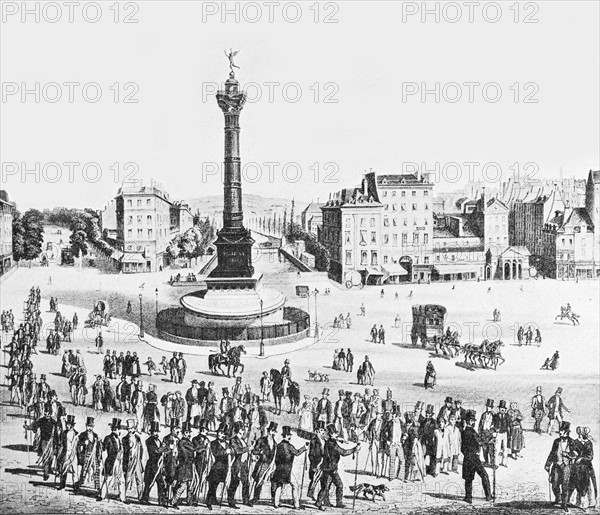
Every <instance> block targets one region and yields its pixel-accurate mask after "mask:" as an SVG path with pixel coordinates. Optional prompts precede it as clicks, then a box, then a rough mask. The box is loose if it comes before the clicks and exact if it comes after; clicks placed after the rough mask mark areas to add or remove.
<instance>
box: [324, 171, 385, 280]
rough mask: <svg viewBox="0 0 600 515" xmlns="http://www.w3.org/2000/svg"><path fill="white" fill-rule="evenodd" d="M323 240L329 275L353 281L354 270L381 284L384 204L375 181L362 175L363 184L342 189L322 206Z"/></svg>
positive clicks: (363, 278)
mask: <svg viewBox="0 0 600 515" xmlns="http://www.w3.org/2000/svg"><path fill="white" fill-rule="evenodd" d="M321 210H322V212H323V226H322V229H321V231H320V238H321V243H322V244H323V245H324V246H325V247H326V248H327V249H328V250H329V259H330V268H329V276H330V277H331V278H332V279H333V280H335V281H338V282H347V281H351V282H352V277H351V275H352V274H353V273H355V272H357V273H359V274H360V275H361V276H362V281H363V283H364V284H380V283H381V281H382V279H383V272H382V270H381V268H380V249H381V212H382V205H381V203H380V202H379V201H378V199H377V191H376V189H375V185H374V183H373V182H372V181H369V180H368V179H367V178H366V177H365V178H363V181H362V185H361V187H356V188H346V189H343V190H341V191H339V192H337V193H335V194H334V195H332V197H331V198H330V199H329V201H328V202H327V203H326V204H325V205H324V206H322V207H321Z"/></svg>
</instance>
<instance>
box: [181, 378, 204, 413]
mask: <svg viewBox="0 0 600 515" xmlns="http://www.w3.org/2000/svg"><path fill="white" fill-rule="evenodd" d="M185 402H187V419H186V420H187V421H188V422H190V421H193V420H194V418H195V417H197V416H199V415H200V414H201V413H200V402H201V399H200V388H199V386H198V381H197V380H196V379H192V386H190V387H189V388H188V390H187V392H185Z"/></svg>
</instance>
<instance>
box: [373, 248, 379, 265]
mask: <svg viewBox="0 0 600 515" xmlns="http://www.w3.org/2000/svg"><path fill="white" fill-rule="evenodd" d="M377 265H378V263H377V251H375V250H372V251H371V266H377Z"/></svg>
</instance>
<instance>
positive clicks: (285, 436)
mask: <svg viewBox="0 0 600 515" xmlns="http://www.w3.org/2000/svg"><path fill="white" fill-rule="evenodd" d="M281 437H282V440H281V442H279V444H278V445H277V452H276V453H275V472H273V477H272V478H271V498H272V499H273V506H274V507H275V508H279V503H280V501H281V490H282V489H283V487H284V486H285V485H290V488H291V490H292V501H293V503H294V508H296V509H298V508H300V501H299V499H298V495H297V489H296V484H295V483H294V482H293V481H292V466H293V465H294V458H295V457H296V456H299V455H300V454H302V453H303V452H306V449H307V447H308V445H309V443H308V442H306V444H305V445H304V446H302V447H300V448H299V449H296V448H295V447H294V446H293V445H292V444H291V443H290V440H291V437H292V430H291V428H290V426H283V428H282V429H281Z"/></svg>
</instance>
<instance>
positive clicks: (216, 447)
mask: <svg viewBox="0 0 600 515" xmlns="http://www.w3.org/2000/svg"><path fill="white" fill-rule="evenodd" d="M210 452H211V454H212V456H213V459H214V462H213V465H212V467H211V469H210V472H209V474H208V477H207V478H206V479H207V481H208V493H207V494H206V507H207V508H208V509H209V510H212V507H213V504H216V503H218V502H219V501H218V499H217V488H218V487H219V484H220V483H225V481H226V480H227V475H228V472H229V467H230V462H231V460H230V458H229V456H230V454H231V449H230V448H229V446H228V445H227V426H226V425H225V424H223V423H221V424H220V425H219V427H218V429H217V438H215V439H214V440H213V441H212V442H211V444H210Z"/></svg>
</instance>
